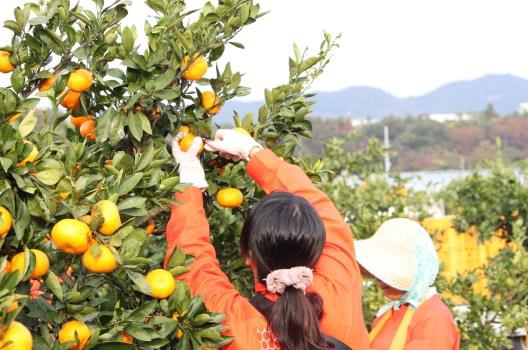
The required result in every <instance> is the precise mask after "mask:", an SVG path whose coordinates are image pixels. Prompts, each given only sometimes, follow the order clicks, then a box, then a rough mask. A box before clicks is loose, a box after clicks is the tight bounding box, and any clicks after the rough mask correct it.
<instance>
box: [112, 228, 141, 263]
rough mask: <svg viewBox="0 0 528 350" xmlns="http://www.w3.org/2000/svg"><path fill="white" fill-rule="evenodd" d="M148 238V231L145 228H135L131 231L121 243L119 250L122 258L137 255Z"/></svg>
mask: <svg viewBox="0 0 528 350" xmlns="http://www.w3.org/2000/svg"><path fill="white" fill-rule="evenodd" d="M146 238H147V233H146V232H145V230H143V229H135V230H134V231H132V232H130V233H129V234H128V235H127V236H126V237H125V239H123V243H122V244H121V249H120V250H119V254H120V255H121V258H123V260H126V259H128V258H135V257H137V256H138V255H139V250H140V249H141V246H142V245H143V243H144V242H145V239H146Z"/></svg>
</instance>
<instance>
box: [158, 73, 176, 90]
mask: <svg viewBox="0 0 528 350" xmlns="http://www.w3.org/2000/svg"><path fill="white" fill-rule="evenodd" d="M175 77H176V71H175V70H174V69H172V68H170V69H168V70H167V71H166V72H165V73H163V74H161V75H160V76H159V77H157V78H156V80H155V83H154V87H155V89H156V90H161V89H164V88H166V87H167V86H168V85H169V84H170V83H171V82H172V81H173V80H174V78H175Z"/></svg>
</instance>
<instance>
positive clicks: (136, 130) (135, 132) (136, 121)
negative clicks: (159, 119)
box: [128, 113, 143, 141]
mask: <svg viewBox="0 0 528 350" xmlns="http://www.w3.org/2000/svg"><path fill="white" fill-rule="evenodd" d="M141 114H143V113H129V114H128V128H129V129H130V133H131V134H132V136H134V138H135V139H136V140H138V141H141V138H142V137H143V122H142V120H141V117H140V115H141Z"/></svg>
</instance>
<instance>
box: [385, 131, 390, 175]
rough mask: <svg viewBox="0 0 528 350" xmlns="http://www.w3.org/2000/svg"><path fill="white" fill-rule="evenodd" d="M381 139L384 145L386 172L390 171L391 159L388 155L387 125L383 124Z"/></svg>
mask: <svg viewBox="0 0 528 350" xmlns="http://www.w3.org/2000/svg"><path fill="white" fill-rule="evenodd" d="M383 139H384V146H385V173H387V174H388V173H389V172H390V167H391V161H390V157H389V147H390V144H389V127H388V126H387V125H385V126H383Z"/></svg>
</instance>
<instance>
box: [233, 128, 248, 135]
mask: <svg viewBox="0 0 528 350" xmlns="http://www.w3.org/2000/svg"><path fill="white" fill-rule="evenodd" d="M233 130H235V131H238V132H239V133H242V134H244V135H248V136H251V134H250V133H249V131H247V130H246V129H244V128H234V129H233Z"/></svg>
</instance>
